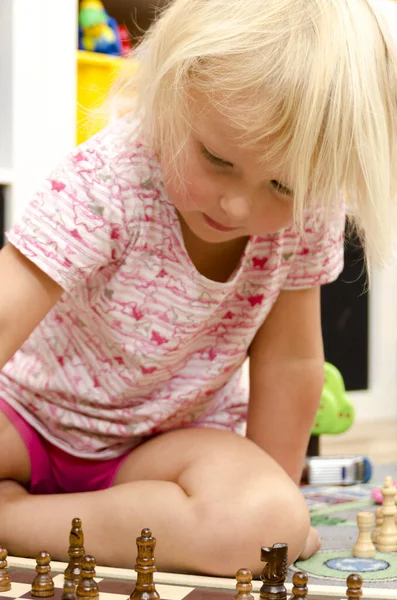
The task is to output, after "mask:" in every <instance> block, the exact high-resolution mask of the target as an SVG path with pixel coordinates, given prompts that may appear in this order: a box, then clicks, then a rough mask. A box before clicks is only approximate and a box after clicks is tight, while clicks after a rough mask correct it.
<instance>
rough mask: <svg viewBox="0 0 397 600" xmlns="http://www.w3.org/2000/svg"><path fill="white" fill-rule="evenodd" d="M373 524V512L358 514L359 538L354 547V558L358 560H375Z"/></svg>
mask: <svg viewBox="0 0 397 600" xmlns="http://www.w3.org/2000/svg"><path fill="white" fill-rule="evenodd" d="M373 523H374V515H373V514H372V513H371V512H359V513H358V515H357V525H358V538H357V541H356V543H355V544H354V546H353V556H355V557H356V558H373V557H374V556H375V554H376V548H375V546H374V544H373V542H372V539H371V529H372V525H373Z"/></svg>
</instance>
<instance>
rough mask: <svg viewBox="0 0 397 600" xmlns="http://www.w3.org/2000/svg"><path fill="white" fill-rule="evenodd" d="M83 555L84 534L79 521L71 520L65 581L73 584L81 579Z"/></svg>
mask: <svg viewBox="0 0 397 600" xmlns="http://www.w3.org/2000/svg"><path fill="white" fill-rule="evenodd" d="M84 555H85V550H84V534H83V529H82V524H81V519H73V521H72V528H71V530H70V534H69V549H68V557H69V564H68V566H67V567H66V569H65V572H64V574H63V575H64V578H65V579H67V580H71V581H74V582H75V583H77V582H78V581H79V579H80V577H81V561H82V560H83V556H84Z"/></svg>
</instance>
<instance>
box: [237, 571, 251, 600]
mask: <svg viewBox="0 0 397 600" xmlns="http://www.w3.org/2000/svg"><path fill="white" fill-rule="evenodd" d="M236 580H237V583H236V591H237V594H236V595H235V596H234V600H254V597H253V595H252V594H251V592H252V573H251V571H250V570H249V569H239V570H238V571H237V573H236Z"/></svg>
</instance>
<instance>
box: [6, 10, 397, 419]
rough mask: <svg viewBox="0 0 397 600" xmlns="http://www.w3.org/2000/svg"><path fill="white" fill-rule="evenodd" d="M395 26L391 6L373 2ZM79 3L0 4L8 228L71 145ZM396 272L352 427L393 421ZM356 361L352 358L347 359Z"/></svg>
mask: <svg viewBox="0 0 397 600" xmlns="http://www.w3.org/2000/svg"><path fill="white" fill-rule="evenodd" d="M377 1H378V2H379V3H380V4H381V5H382V7H384V9H385V11H386V12H387V13H388V19H389V21H391V22H395V23H396V26H395V31H396V40H397V3H396V2H392V1H391V0H377ZM76 47H77V1H74V0H56V1H54V0H34V2H32V0H1V2H0V57H1V62H0V89H1V94H0V186H1V188H2V193H3V195H4V196H5V200H6V207H7V209H6V226H10V225H11V224H13V223H14V222H15V221H16V220H17V219H18V218H19V217H20V215H21V214H22V212H23V209H24V207H25V206H26V203H27V202H28V201H29V198H30V197H31V194H32V193H33V192H34V190H35V189H36V188H37V186H38V185H39V184H40V182H41V181H42V179H43V177H44V176H45V175H46V174H47V173H48V171H49V170H50V169H51V168H52V167H53V166H54V165H55V164H56V163H57V162H59V161H60V160H62V157H63V156H64V155H65V154H67V152H68V151H70V150H71V149H72V148H73V147H74V145H75V138H76ZM396 299H397V268H396V267H394V268H389V269H388V270H387V271H382V272H375V273H374V275H373V282H372V291H371V293H370V297H369V338H370V339H369V389H368V390H364V391H357V392H352V393H351V396H352V397H353V398H354V399H355V400H356V402H355V404H356V408H357V420H370V419H371V420H376V419H377V418H382V419H386V418H390V419H391V418H396V417H397V309H396ZM352 360H354V357H352Z"/></svg>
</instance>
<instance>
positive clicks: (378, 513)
mask: <svg viewBox="0 0 397 600" xmlns="http://www.w3.org/2000/svg"><path fill="white" fill-rule="evenodd" d="M396 517H397V515H396ZM382 523H383V509H382V507H381V506H378V507H377V509H376V510H375V527H374V529H373V531H372V541H373V543H374V544H376V543H377V542H378V537H379V531H380V528H381V526H382ZM396 525H397V521H396Z"/></svg>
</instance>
